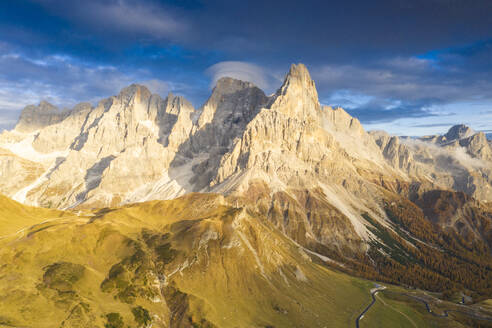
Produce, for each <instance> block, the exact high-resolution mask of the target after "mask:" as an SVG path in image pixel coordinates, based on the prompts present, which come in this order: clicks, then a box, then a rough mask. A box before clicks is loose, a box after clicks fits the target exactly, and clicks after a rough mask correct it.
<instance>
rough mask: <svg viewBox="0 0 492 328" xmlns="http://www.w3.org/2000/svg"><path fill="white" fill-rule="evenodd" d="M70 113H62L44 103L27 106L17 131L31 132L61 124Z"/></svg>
mask: <svg viewBox="0 0 492 328" xmlns="http://www.w3.org/2000/svg"><path fill="white" fill-rule="evenodd" d="M68 115H69V112H66V111H65V112H61V111H59V110H58V108H57V107H56V106H53V105H52V104H50V103H48V102H46V101H42V102H41V103H40V104H39V105H38V106H33V105H30V106H27V107H26V108H24V110H23V111H22V113H21V116H20V118H19V122H18V123H17V126H16V130H18V131H22V132H31V131H35V130H37V129H40V128H43V127H46V126H49V125H52V124H56V123H58V122H61V121H62V120H63V119H64V118H65V117H67V116H68Z"/></svg>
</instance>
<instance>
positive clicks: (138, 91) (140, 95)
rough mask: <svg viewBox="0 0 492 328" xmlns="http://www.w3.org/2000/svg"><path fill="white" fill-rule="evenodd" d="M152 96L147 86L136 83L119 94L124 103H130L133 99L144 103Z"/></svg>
mask: <svg viewBox="0 0 492 328" xmlns="http://www.w3.org/2000/svg"><path fill="white" fill-rule="evenodd" d="M151 95H152V93H151V92H150V91H149V89H147V87H146V86H144V85H140V84H135V83H134V84H131V85H129V86H128V87H126V88H123V89H122V90H121V91H120V93H119V94H118V98H119V99H120V100H121V101H122V102H124V103H128V102H129V101H130V100H132V99H134V100H135V101H136V102H141V103H143V102H146V101H148V100H149V98H150V96H151Z"/></svg>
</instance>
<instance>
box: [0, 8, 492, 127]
mask: <svg viewBox="0 0 492 328" xmlns="http://www.w3.org/2000/svg"><path fill="white" fill-rule="evenodd" d="M491 13H492V1H488V0H474V1H466V0H413V1H406V0H391V1H390V0H380V1H367V0H364V1H362V0H360V1H310V0H305V1H290V0H286V1H254V0H252V1H233V0H230V1H215V0H210V1H199V0H183V1H157V0H139V1H136V0H93V1H90V0H86V1H69V0H31V1H27V0H5V1H2V2H0V129H4V128H10V127H12V126H13V125H14V124H15V122H16V120H17V118H18V115H19V113H20V110H21V109H22V108H23V107H24V106H25V105H27V104H36V103H39V102H40V101H41V100H43V99H44V100H48V101H50V102H52V103H54V104H55V105H57V106H59V107H60V108H70V107H72V106H73V105H75V104H76V103H78V102H81V101H90V102H93V103H95V102H97V101H98V100H99V99H102V98H105V97H108V96H111V95H114V94H117V93H118V92H119V90H120V89H122V88H123V87H125V86H126V85H129V84H131V83H142V84H145V85H147V86H148V87H149V88H150V89H151V90H152V91H153V92H156V93H159V94H161V95H162V96H165V95H166V94H167V93H168V92H170V91H172V92H173V93H177V94H181V95H184V96H185V97H186V98H188V99H189V100H190V101H191V102H192V103H193V104H194V105H195V106H196V107H199V106H200V105H201V104H202V103H203V102H204V101H205V100H206V98H207V97H208V95H209V94H210V89H211V87H213V85H214V82H215V81H216V80H217V79H218V78H219V77H221V76H225V75H228V76H232V77H236V78H240V79H244V80H249V81H251V82H254V83H256V84H257V85H258V86H259V87H261V88H262V89H264V90H265V92H267V93H271V92H274V91H275V90H276V89H277V88H278V87H279V86H280V84H281V83H282V79H283V77H284V75H285V73H286V72H287V70H288V68H289V65H290V64H291V63H297V62H303V63H305V64H306V65H307V67H308V68H309V69H310V72H311V75H312V77H313V79H314V80H315V82H316V84H317V88H318V93H319V96H320V101H321V102H322V103H323V104H326V105H333V106H336V105H340V106H342V107H344V108H346V109H347V111H349V112H350V113H351V114H352V115H354V116H356V117H358V118H359V119H360V120H361V121H362V123H363V124H364V126H365V127H366V128H367V129H384V130H387V131H388V132H390V133H394V134H400V135H423V134H431V133H440V132H445V131H446V130H447V129H448V128H449V127H450V126H451V125H454V124H457V123H465V124H468V125H470V126H471V127H473V128H474V129H476V130H485V131H487V130H492V15H491Z"/></svg>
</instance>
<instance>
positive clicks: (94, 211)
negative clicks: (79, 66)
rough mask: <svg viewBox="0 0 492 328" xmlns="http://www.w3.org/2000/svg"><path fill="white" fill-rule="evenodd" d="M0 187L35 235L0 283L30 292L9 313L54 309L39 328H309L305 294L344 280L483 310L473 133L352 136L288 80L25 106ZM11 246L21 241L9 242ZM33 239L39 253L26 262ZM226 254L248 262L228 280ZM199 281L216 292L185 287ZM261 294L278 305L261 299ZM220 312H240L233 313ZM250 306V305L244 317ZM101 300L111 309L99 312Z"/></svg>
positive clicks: (351, 122) (490, 179) (488, 179)
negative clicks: (10, 280)
mask: <svg viewBox="0 0 492 328" xmlns="http://www.w3.org/2000/svg"><path fill="white" fill-rule="evenodd" d="M0 175H1V176H0V192H1V193H3V194H5V195H6V196H8V197H10V198H12V199H13V200H15V201H17V202H20V203H23V204H24V205H21V204H17V203H15V202H13V201H11V200H8V201H7V200H4V199H2V201H4V202H6V204H7V205H8V206H7V205H5V206H6V208H10V207H14V208H17V207H18V208H23V210H22V211H23V213H27V214H26V215H25V220H26V222H27V223H25V224H24V225H22V224H19V225H17V226H16V227H17V228H19V229H21V227H24V226H25V225H26V226H27V225H29V224H30V225H33V226H32V227H31V228H29V229H28V230H26V229H27V228H25V227H24V228H22V229H21V230H16V229H11V230H12V231H10V230H9V234H5V236H4V237H3V238H4V239H3V238H2V237H0V240H2V239H3V240H5V242H7V241H8V242H12V243H14V244H15V247H14V246H13V248H12V249H15V250H16V252H14V253H12V252H10V251H4V252H3V253H1V252H0V256H2V258H3V259H5V260H6V261H18V266H17V269H16V270H14V271H15V272H14V271H12V270H9V269H7V268H5V267H2V266H1V265H0V282H1V281H2V279H3V278H4V277H6V276H7V274H8V275H11V276H12V277H13V276H18V277H19V279H21V280H22V279H25V280H22V281H29V279H30V278H29V277H26V276H23V273H22V272H31V271H32V272H34V273H33V274H35V275H37V276H42V280H40V281H39V282H38V285H36V286H37V287H36V288H34V287H33V286H30V285H29V286H30V287H29V288H28V287H26V290H22V291H15V292H14V291H12V290H11V289H12V288H13V287H12V286H7V285H5V286H3V288H4V291H6V290H8V291H9V293H10V294H9V295H11V296H9V297H11V298H12V299H11V301H10V303H9V304H11V307H12V308H11V309H10V308H9V309H10V310H11V311H14V310H13V309H14V308H17V307H18V306H20V305H19V304H22V303H23V302H24V301H25V299H26V298H29V299H30V303H28V305H26V306H31V308H35V307H36V306H37V305H36V304H38V303H39V304H41V303H42V302H43V301H44V300H46V299H49V300H50V302H54V303H53V304H58V305H56V306H55V307H56V309H57V310H56V311H55V310H53V311H54V312H50V311H51V310H50V309H48V308H47V309H46V310H45V311H46V315H48V313H50V314H49V316H50V317H49V318H51V319H46V320H48V321H46V323H43V326H46V327H48V326H49V320H55V321H57V322H62V326H63V322H68V323H67V324H66V326H76V323H77V322H79V323H80V322H82V323H81V325H80V326H81V327H83V326H84V325H86V327H88V326H87V325H88V324H89V323H91V322H92V323H95V322H99V321H100V324H103V321H104V320H107V321H108V322H110V321H111V320H113V321H114V322H120V321H121V322H123V321H125V322H128V321H132V320H133V321H132V322H137V323H139V324H140V323H142V322H143V324H142V325H137V326H148V324H149V323H150V322H154V324H155V325H156V326H158V327H168V326H169V325H168V324H170V326H171V327H181V326H183V327H188V326H189V327H197V326H200V325H199V324H201V326H200V327H202V326H203V327H213V326H214V325H216V326H231V327H233V326H234V327H236V326H248V327H249V326H264V327H272V326H271V325H269V324H270V323H271V322H275V323H277V324H278V325H279V327H280V326H289V325H291V324H292V325H294V326H296V325H297V324H296V322H297V323H298V324H300V325H302V323H303V322H304V324H305V323H306V322H308V319H307V318H308V317H309V318H311V319H312V318H314V317H318V316H320V317H319V318H320V319H319V320H314V319H313V321H312V322H311V323H310V324H309V325H308V326H310V327H315V326H320V327H321V326H323V324H322V323H323V322H326V321H323V320H325V319H326V318H325V317H323V316H324V315H325V314H326V313H324V312H323V311H325V310H323V309H326V307H329V306H330V305H329V304H328V303H329V302H328V303H326V304H325V303H323V302H325V301H320V302H321V303H317V304H318V305H316V306H315V305H314V304H311V303H312V301H313V300H312V299H309V298H306V297H305V295H304V294H305V293H312V295H314V296H316V297H319V298H320V299H321V298H323V293H324V292H322V290H323V289H324V288H328V289H329V288H331V287H327V286H326V285H325V282H326V279H333V280H334V281H335V280H336V281H340V284H341V285H340V286H345V287H344V288H347V289H346V290H347V292H348V293H351V294H350V295H355V296H354V297H357V295H358V294H357V293H358V292H359V291H358V290H359V289H358V288H359V287H357V282H353V281H346V280H343V279H345V278H341V277H346V276H344V275H342V273H340V272H343V274H347V273H348V274H351V275H355V276H358V277H360V278H365V279H373V280H378V281H383V282H388V283H393V284H399V285H402V286H404V287H418V288H422V289H426V290H431V291H436V292H443V291H450V290H451V291H455V292H456V291H458V290H459V291H461V292H464V293H467V294H473V296H474V297H477V298H480V297H482V298H483V297H485V296H487V295H489V294H491V295H492V285H491V281H492V269H491V268H490V263H492V262H491V261H492V257H491V252H490V250H491V249H492V149H491V144H490V142H488V141H487V138H486V136H485V134H483V133H482V132H478V133H477V132H475V131H473V130H472V129H470V128H468V127H466V126H464V125H457V126H454V127H451V128H450V130H449V132H448V133H446V134H444V135H435V136H425V137H419V138H410V137H397V136H391V135H389V134H387V133H385V132H384V131H371V132H366V131H365V130H364V128H363V127H362V125H361V124H360V122H359V121H358V120H357V119H356V118H354V117H352V116H350V115H349V114H348V113H347V112H346V111H344V110H343V109H342V108H331V107H328V106H324V105H322V104H320V102H319V99H318V94H317V90H316V86H315V82H314V81H313V80H312V79H311V77H310V74H309V72H308V70H307V69H306V67H305V66H304V65H302V64H297V65H292V66H291V68H290V70H289V72H288V73H287V75H286V76H285V79H284V82H283V84H282V85H281V86H280V88H279V89H278V90H277V92H275V93H274V94H272V95H271V96H267V95H265V93H264V92H263V91H262V90H261V89H259V88H258V87H256V86H255V85H254V84H252V83H249V82H244V81H239V80H236V79H232V78H228V77H225V78H221V79H220V80H218V82H217V85H216V86H215V88H214V89H213V91H212V94H211V96H210V98H209V99H208V100H207V101H206V102H205V104H203V106H201V107H200V108H198V109H195V108H194V107H193V106H192V105H191V103H190V102H188V101H187V100H186V99H184V98H183V97H181V96H176V95H173V94H169V95H168V96H167V97H166V98H165V99H162V98H161V97H160V96H159V95H156V94H152V93H151V92H150V91H149V90H148V89H147V88H146V87H145V86H142V85H136V84H134V85H130V86H129V87H127V88H124V89H123V90H121V92H120V93H119V94H118V95H116V96H112V97H110V98H107V99H103V100H101V101H100V102H99V103H98V104H97V105H96V106H92V105H91V104H88V103H82V104H79V105H77V106H75V107H74V108H73V109H71V110H65V111H60V110H59V109H57V108H56V107H54V106H52V105H50V104H49V103H47V102H42V103H41V104H39V106H28V107H26V108H25V109H24V110H23V112H22V114H21V116H20V119H19V122H18V123H17V126H16V127H15V128H14V129H13V130H11V131H5V132H3V133H2V134H1V135H0ZM164 200H167V201H166V202H163V201H164ZM27 205H31V206H38V207H43V208H44V209H38V210H39V211H41V212H39V213H42V214H31V211H33V209H32V208H31V207H29V206H27ZM162 217H165V219H162ZM159 218H161V219H162V220H161V219H159ZM16 220H20V219H16ZM23 220H24V219H23ZM46 220H48V221H46ZM51 221H53V222H57V223H53V224H51V223H50V224H47V222H51ZM19 222H24V221H22V220H21V221H19ZM0 223H1V222H0ZM16 231H17V232H16ZM19 231H20V236H21V237H19V238H20V239H15V238H17V237H15V238H14V237H12V236H19V235H16V233H19ZM12 234H13V235H12ZM57 236H58V237H57ZM89 236H90V237H89ZM9 238H14V240H15V241H12V239H9ZM79 238H80V240H79ZM31 239H32V240H36V243H37V244H36V245H38V246H39V248H38V250H37V252H38V253H33V252H29V253H23V252H24V251H25V250H26V249H28V244H27V243H29V240H31ZM53 240H55V241H56V242H54V243H52V241H53ZM74 240H77V241H76V242H74ZM74 243H76V244H80V245H84V246H83V249H84V252H87V254H86V253H83V254H82V253H77V254H79V255H77V256H78V257H77V256H75V257H73V258H72V259H70V258H66V257H64V256H62V254H61V253H59V252H57V251H56V250H57V249H60V248H63V247H68V249H70V247H72V246H73V247H75V246H74ZM14 244H12V245H14ZM77 247H78V246H77ZM112 247H115V248H114V252H115V253H114V254H113V253H111V255H108V254H109V253H108V250H109V249H110V248H112ZM45 250H46V252H48V253H46V252H45ZM49 252H52V253H49ZM70 252H74V253H75V252H78V251H76V249H75V248H74V249H70ZM16 254H17V255H18V256H20V257H19V258H18V259H17V255H16ZM22 254H24V255H22ZM50 254H51V255H50ZM241 254H247V256H246V255H241ZM237 256H246V257H244V259H245V262H244V263H243V262H241V263H242V264H241V266H237V265H238V262H237V261H236V260H235V258H236V257H237ZM34 258H36V259H37V260H34ZM54 258H56V259H57V260H56V261H55V260H54ZM36 261H38V262H39V263H38V262H36ZM313 261H314V262H313ZM33 263H34V264H33ZM50 263H51V264H50ZM326 266H329V267H331V269H333V268H335V269H336V270H338V271H337V272H338V273H337V274H335V273H333V272H332V271H326V270H327V269H325V268H326ZM212 268H213V269H212ZM331 269H330V270H331ZM2 270H4V271H2ZM23 270H24V271H23ZM30 270H31V271H30ZM239 272H242V273H243V274H242V275H241V274H240V273H239ZM409 272H411V274H409ZM2 273H5V275H3V276H2ZM205 273H206V274H208V275H212V276H213V277H214V280H213V283H212V285H209V286H208V287H207V288H199V287H200V286H199V285H200V283H205V282H206V281H208V280H206V279H205V277H204V276H203V275H204V274H205ZM338 274H340V275H341V276H339V275H338ZM465 276H466V278H465ZM67 279H68V280H67ZM354 279H355V278H354ZM67 281H68V282H67ZM219 281H220V282H221V283H222V282H223V281H225V283H226V287H224V288H220V286H218V285H217V284H218V283H219ZM306 281H311V282H312V284H309V286H310V287H309V288H311V289H305V288H306V286H304V285H303V282H306ZM26 284H28V283H26ZM361 284H362V283H361ZM354 286H356V287H354ZM361 286H362V285H361ZM0 287H2V286H1V285H0ZM31 287H32V288H31ZM222 287H223V286H222ZM5 288H6V289H5ZM282 288H288V289H290V290H291V292H289V293H291V294H289V295H287V294H283V293H278V290H281V289H282ZM263 289H265V290H268V293H271V295H274V296H272V297H266V296H265V295H263V296H261V297H260V296H258V295H262V294H261V292H260V291H261V290H263ZM88 290H96V291H97V292H95V293H96V294H97V295H98V296H97V300H94V294H92V295H91V294H89V293H88V292H87V291H88ZM0 291H1V290H0ZM23 293H24V294H23ZM241 293H243V294H244V295H245V299H242V300H241V297H240V295H241ZM333 293H335V292H334V291H333ZM450 293H451V292H450ZM0 294H1V293H0ZM22 295H24V296H25V297H23V296H22ZM29 295H31V296H29ZM33 295H34V296H33ZM67 295H68V296H67ZM255 295H256V296H255ZM279 295H280V296H279ZM302 295H304V296H302ZM314 296H313V297H314ZM43 297H44V298H43ZM248 297H249V298H248ZM262 297H264V298H262ZM284 297H285V298H284ZM229 298H231V299H233V301H234V304H236V305H237V304H241V306H238V307H237V312H234V311H232V308H231V307H230V305H228V304H226V303H227V300H229ZM287 298H292V299H293V300H295V305H294V303H289V302H290V301H289V302H287ZM254 299H256V300H260V301H261V302H263V303H264V308H262V309H261V311H263V312H262V313H261V315H260V316H258V317H256V316H255V315H254V311H259V308H257V307H255V306H254V305H253V303H254V302H253V301H254ZM101 300H105V301H104V302H109V303H108V304H112V305H111V306H109V307H108V309H105V310H104V311H102V310H101V309H102V307H101V305H100V304H101V302H102V301H101ZM407 301H408V300H407ZM1 302H2V299H1V298H0V303H1ZM36 302H37V303H36ZM60 302H62V303H60ZM310 302H311V303H310ZM316 302H317V301H316ZM263 303H262V304H263ZM50 304H51V303H50ZM137 304H139V305H138V306H137ZM159 304H165V306H160V305H159ZM286 304H291V305H286ZM340 304H342V303H340ZM321 305H323V306H321ZM352 305H354V306H355V308H356V309H353V311H356V310H357V308H359V307H361V306H362V305H361V304H359V303H357V302H356V303H353V304H352ZM347 306H348V305H347ZM103 307H104V306H103ZM127 307H128V308H127ZM123 308H125V309H126V310H124V311H127V312H124V311H123V310H122V309H123ZM341 308H342V307H341ZM341 308H340V309H341ZM130 309H131V311H133V312H132V313H133V317H132V316H130V315H129V314H128V313H130V312H129V311H130ZM307 309H309V310H307ZM26 311H27V310H26ZM29 311H30V310H29ZM29 311H27V312H29ZM101 311H102V312H101ZM121 311H123V312H122V313H127V314H124V315H123V316H120V315H119V314H118V313H119V312H121ZM221 311H223V312H221ZM230 311H232V312H230ZM309 311H311V312H312V314H313V315H314V317H313V316H312V315H311V314H309V315H308V313H311V312H309ZM351 311H352V310H351ZM106 312H107V313H106ZM29 313H30V312H29ZM67 313H68V314H67ZM115 313H116V314H115ZM329 313H331V312H329ZM229 316H233V317H234V316H236V319H229V320H227V318H228V317H229ZM304 316H305V317H304ZM21 317H22V316H21ZM342 317H343V315H342V316H340V318H338V317H336V316H335V318H336V320H338V321H337V324H340V325H343V324H344V322H345V321H344V320H345V319H344V318H342ZM46 318H48V317H46ZM101 318H103V319H104V320H103V319H101ZM311 319H309V320H311ZM322 319H323V320H322ZM1 320H2V313H0V323H1ZM5 320H7V319H5ZM9 320H11V322H20V324H25V323H26V322H27V323H29V322H33V320H34V319H33V318H30V317H25V316H24V318H23V319H19V317H15V318H14V317H12V318H10V319H9ZM16 320H17V321H16ZM23 320H24V321H23ZM30 320H31V321H30ZM296 320H297V321H296ZM443 320H444V319H443ZM446 320H447V319H446ZM6 322H7V321H6ZM345 323H346V322H345ZM448 323H449V322H448V321H446V324H448ZM96 326H97V325H96ZM297 326H299V325H297ZM106 327H113V326H106ZM115 327H116V326H115ZM118 327H119V326H118ZM121 327H123V326H121Z"/></svg>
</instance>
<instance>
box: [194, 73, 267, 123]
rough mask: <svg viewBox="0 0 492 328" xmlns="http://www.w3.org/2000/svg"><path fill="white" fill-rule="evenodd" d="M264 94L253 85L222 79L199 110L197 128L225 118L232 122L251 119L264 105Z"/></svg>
mask: <svg viewBox="0 0 492 328" xmlns="http://www.w3.org/2000/svg"><path fill="white" fill-rule="evenodd" d="M266 99H267V98H266V96H265V93H264V92H263V91H262V90H261V89H260V88H258V87H257V86H255V85H254V84H253V83H250V82H245V81H241V80H237V79H234V78H230V77H222V78H220V79H219V80H218V81H217V85H216V86H215V88H214V89H213V91H212V95H211V96H210V98H209V99H208V100H207V102H206V103H205V104H204V105H203V107H202V108H201V115H200V118H199V120H198V128H202V127H203V126H205V125H206V124H209V123H211V122H212V120H214V121H215V122H220V121H223V120H224V119H225V118H226V117H228V118H230V119H231V120H233V121H237V120H242V119H243V118H244V119H246V120H249V119H251V118H252V117H253V116H254V114H255V113H256V112H257V111H258V110H259V108H258V107H259V106H260V105H262V104H265V103H266Z"/></svg>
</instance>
